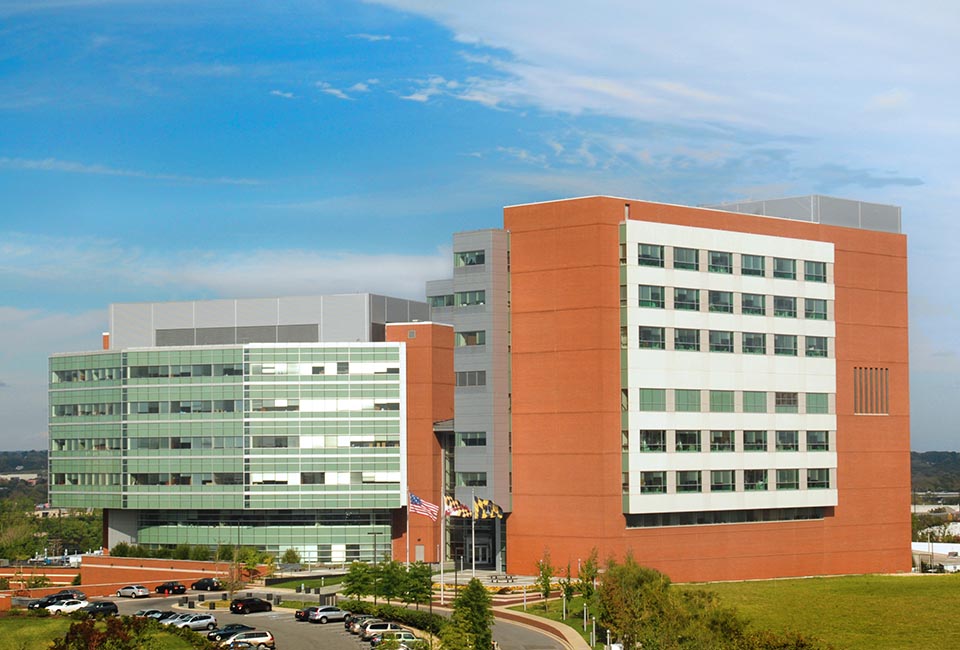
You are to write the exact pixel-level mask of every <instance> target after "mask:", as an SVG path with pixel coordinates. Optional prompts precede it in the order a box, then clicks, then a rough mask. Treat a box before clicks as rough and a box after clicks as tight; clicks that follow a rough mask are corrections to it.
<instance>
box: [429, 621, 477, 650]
mask: <svg viewBox="0 0 960 650" xmlns="http://www.w3.org/2000/svg"><path fill="white" fill-rule="evenodd" d="M440 647H441V648H442V649H443V650H474V644H473V637H472V636H470V633H469V632H467V631H466V629H465V627H464V626H463V621H461V620H458V619H457V618H456V614H454V618H453V620H451V621H449V622H448V623H447V624H446V625H444V626H443V627H442V628H440ZM478 650H480V649H479V648H478ZM482 650H486V648H483V649H482Z"/></svg>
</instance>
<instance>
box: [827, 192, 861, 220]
mask: <svg viewBox="0 0 960 650" xmlns="http://www.w3.org/2000/svg"><path fill="white" fill-rule="evenodd" d="M817 199H818V203H819V207H820V223H824V224H827V225H830V226H845V227H847V228H859V227H860V204H859V203H858V202H857V201H849V200H847V199H835V198H832V197H829V196H818V197H817Z"/></svg>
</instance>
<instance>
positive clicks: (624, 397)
mask: <svg viewBox="0 0 960 650" xmlns="http://www.w3.org/2000/svg"><path fill="white" fill-rule="evenodd" d="M620 410H621V411H622V412H624V413H626V412H627V411H629V410H630V392H629V391H628V390H627V389H626V388H621V389H620Z"/></svg>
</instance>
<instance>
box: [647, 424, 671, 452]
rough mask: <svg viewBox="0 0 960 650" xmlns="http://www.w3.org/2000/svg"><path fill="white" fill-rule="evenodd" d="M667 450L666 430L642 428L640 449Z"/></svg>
mask: <svg viewBox="0 0 960 650" xmlns="http://www.w3.org/2000/svg"><path fill="white" fill-rule="evenodd" d="M666 450H667V432H666V431H663V430H653V429H644V430H642V431H641V432H640V451H643V452H661V451H666Z"/></svg>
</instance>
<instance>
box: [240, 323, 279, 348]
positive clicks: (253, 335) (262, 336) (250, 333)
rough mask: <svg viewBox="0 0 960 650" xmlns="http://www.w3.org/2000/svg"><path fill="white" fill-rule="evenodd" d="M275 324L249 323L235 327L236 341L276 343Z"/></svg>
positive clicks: (242, 342) (241, 342)
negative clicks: (248, 324)
mask: <svg viewBox="0 0 960 650" xmlns="http://www.w3.org/2000/svg"><path fill="white" fill-rule="evenodd" d="M276 342H277V326H276V325H251V326H247V327H238V328H237V343H238V344H244V343H276Z"/></svg>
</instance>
